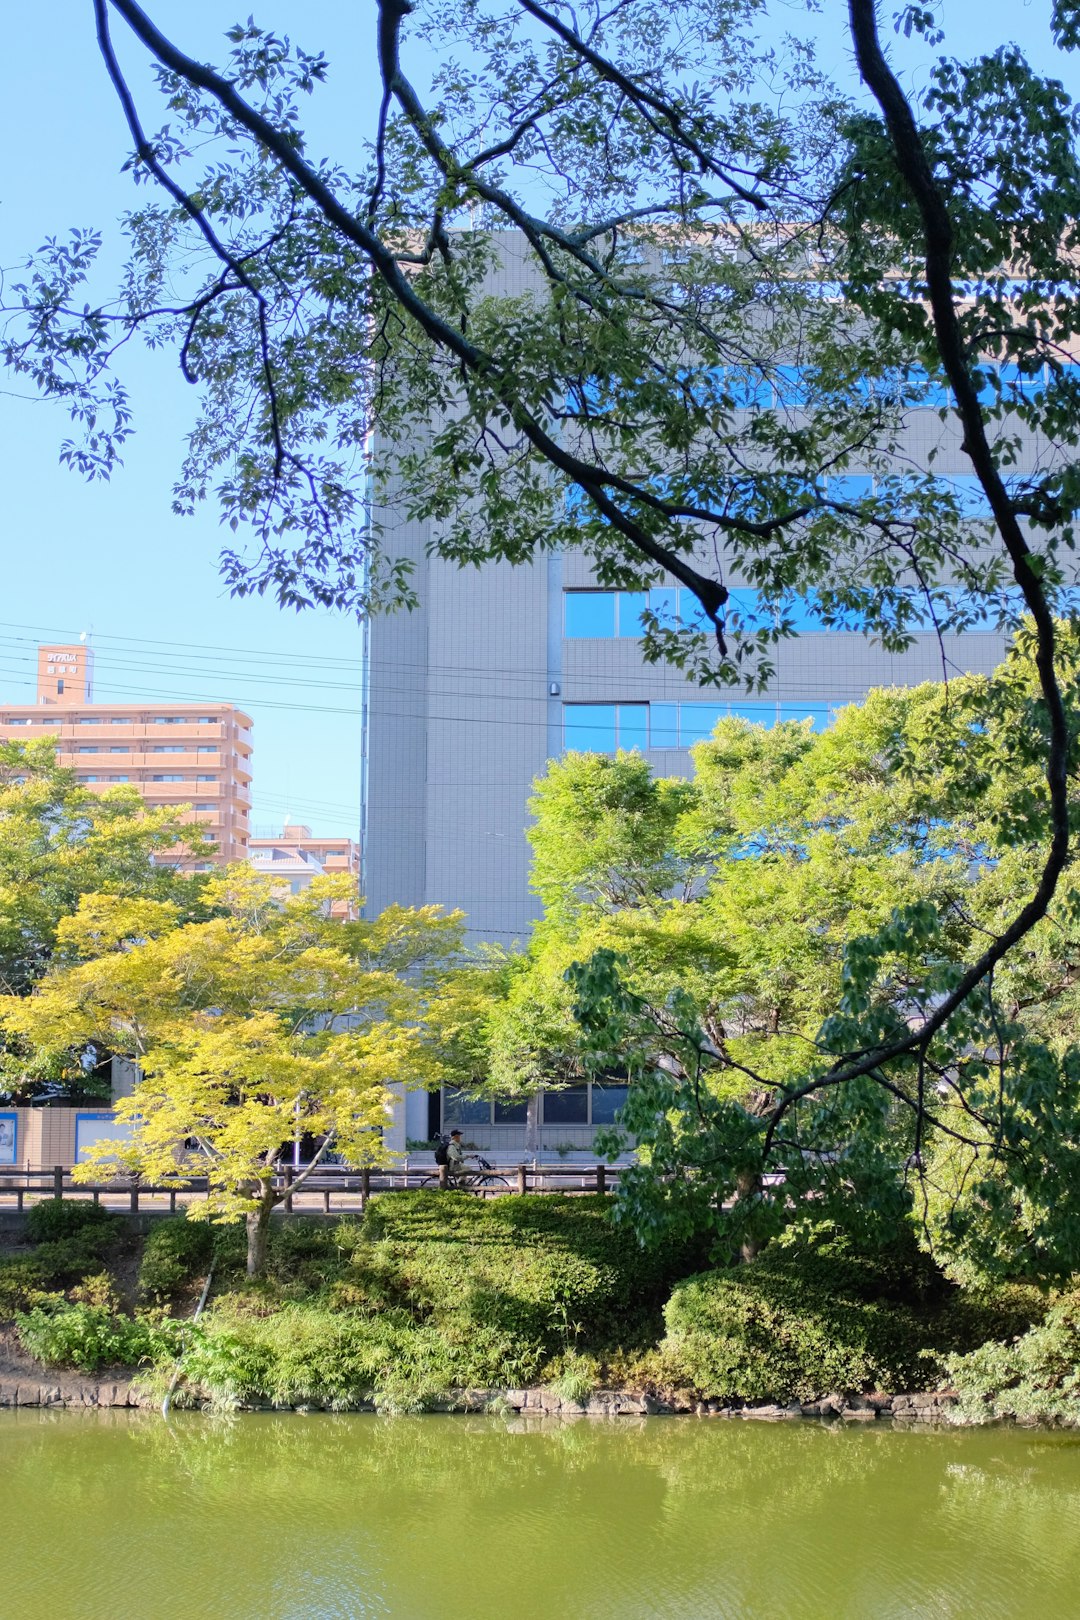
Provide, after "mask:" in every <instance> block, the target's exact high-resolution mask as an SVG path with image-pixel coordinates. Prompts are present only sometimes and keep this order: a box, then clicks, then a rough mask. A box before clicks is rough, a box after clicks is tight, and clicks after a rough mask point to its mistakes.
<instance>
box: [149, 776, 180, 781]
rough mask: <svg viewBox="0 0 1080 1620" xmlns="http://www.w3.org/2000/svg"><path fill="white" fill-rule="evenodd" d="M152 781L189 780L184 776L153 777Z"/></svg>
mask: <svg viewBox="0 0 1080 1620" xmlns="http://www.w3.org/2000/svg"><path fill="white" fill-rule="evenodd" d="M150 780H151V782H184V781H186V780H187V778H186V777H183V776H152V777H151V778H150Z"/></svg>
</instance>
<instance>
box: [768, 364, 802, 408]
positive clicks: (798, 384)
mask: <svg viewBox="0 0 1080 1620" xmlns="http://www.w3.org/2000/svg"><path fill="white" fill-rule="evenodd" d="M776 396H777V398H776V403H777V404H778V405H781V406H786V407H787V408H788V410H799V409H801V408H802V406H804V405H805V404H806V401H807V397H808V389H807V386H806V378H805V374H804V372H803V369H802V367H801V366H777V368H776Z"/></svg>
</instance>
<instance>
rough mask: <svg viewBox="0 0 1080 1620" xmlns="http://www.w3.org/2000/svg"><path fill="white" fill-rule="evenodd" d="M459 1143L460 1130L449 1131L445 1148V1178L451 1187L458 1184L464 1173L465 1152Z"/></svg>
mask: <svg viewBox="0 0 1080 1620" xmlns="http://www.w3.org/2000/svg"><path fill="white" fill-rule="evenodd" d="M461 1144H462V1135H461V1132H460V1131H451V1132H450V1141H449V1143H448V1144H447V1149H446V1180H447V1183H448V1185H450V1186H453V1187H456V1186H460V1185H461V1181H462V1178H463V1177H464V1175H465V1153H464V1150H463V1148H462V1145H461Z"/></svg>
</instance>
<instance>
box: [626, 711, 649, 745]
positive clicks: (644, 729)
mask: <svg viewBox="0 0 1080 1620" xmlns="http://www.w3.org/2000/svg"><path fill="white" fill-rule="evenodd" d="M648 746H649V705H648V704H647V703H620V704H619V747H620V748H626V749H630V748H640V749H641V751H642V752H644V751H645V749H646V748H647V747H648Z"/></svg>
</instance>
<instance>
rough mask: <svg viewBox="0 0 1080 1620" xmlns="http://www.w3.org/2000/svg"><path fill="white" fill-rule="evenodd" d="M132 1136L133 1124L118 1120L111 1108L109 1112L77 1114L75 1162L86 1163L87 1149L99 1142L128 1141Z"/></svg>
mask: <svg viewBox="0 0 1080 1620" xmlns="http://www.w3.org/2000/svg"><path fill="white" fill-rule="evenodd" d="M130 1137H131V1126H130V1125H129V1124H128V1123H127V1121H120V1120H118V1119H117V1117H116V1115H115V1114H114V1113H113V1112H112V1110H111V1109H110V1111H109V1112H108V1113H107V1114H106V1113H100V1114H76V1115H75V1163H76V1164H84V1163H85V1162H86V1159H87V1158H88V1156H89V1155H88V1152H87V1150H88V1149H89V1148H90V1147H92V1146H93V1145H94V1144H96V1143H98V1142H127V1141H129V1140H130Z"/></svg>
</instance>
